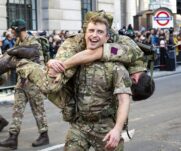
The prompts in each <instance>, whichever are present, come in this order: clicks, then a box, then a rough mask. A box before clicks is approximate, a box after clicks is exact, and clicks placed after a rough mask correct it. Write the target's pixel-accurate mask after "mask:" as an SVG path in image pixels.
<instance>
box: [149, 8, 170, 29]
mask: <svg viewBox="0 0 181 151" xmlns="http://www.w3.org/2000/svg"><path fill="white" fill-rule="evenodd" d="M152 22H153V28H170V27H173V15H172V13H171V12H170V11H168V10H166V9H161V8H160V9H158V10H156V11H155V13H154V16H153V20H152Z"/></svg>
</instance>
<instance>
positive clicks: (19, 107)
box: [9, 35, 48, 135]
mask: <svg viewBox="0 0 181 151" xmlns="http://www.w3.org/2000/svg"><path fill="white" fill-rule="evenodd" d="M29 44H39V43H38V42H37V40H36V39H35V37H33V36H29V35H27V37H26V38H25V40H24V41H23V42H20V41H19V40H17V42H16V44H15V47H16V46H18V45H29ZM14 99H15V103H14V107H13V117H12V118H13V119H12V123H11V126H10V128H9V132H10V133H11V134H15V135H16V134H18V133H19V132H20V126H21V123H22V118H23V113H24V110H25V107H26V104H27V102H29V103H30V106H31V110H32V113H33V115H34V117H35V119H36V123H37V126H38V130H39V132H40V133H42V132H45V131H47V130H48V126H47V120H46V114H45V109H44V102H43V101H44V99H45V96H44V95H43V94H42V93H40V91H39V89H38V87H37V86H35V85H34V84H33V83H31V82H28V83H27V81H24V80H23V79H22V78H20V77H18V81H17V84H16V87H15V94H14Z"/></svg>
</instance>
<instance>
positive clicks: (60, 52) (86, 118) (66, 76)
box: [18, 39, 143, 150]
mask: <svg viewBox="0 0 181 151" xmlns="http://www.w3.org/2000/svg"><path fill="white" fill-rule="evenodd" d="M92 41H94V42H95V43H96V39H94V40H92ZM64 46H66V43H65V45H63V46H62V49H63V48H64ZM70 46H71V45H70ZM72 47H73V48H74V49H75V47H74V46H72ZM67 51H68V52H67V53H65V54H63V52H62V51H59V54H60V56H61V57H62V58H63V59H64V58H65V57H66V56H67V55H68V54H69V53H71V52H69V49H67ZM72 53H73V52H72ZM71 55H72V54H71ZM61 57H60V58H61ZM22 63H23V62H21V63H20V64H19V68H21V66H22ZM24 63H25V64H26V62H24ZM87 66H89V65H87ZM98 66H99V65H98ZM30 67H31V65H30V66H29V65H28V66H27V64H26V66H24V67H23V68H21V69H18V72H19V73H20V75H21V76H23V77H26V78H27V77H28V78H29V79H30V81H33V82H35V83H36V82H38V81H40V80H38V78H39V73H40V72H38V74H36V73H37V72H36V73H35V71H37V69H38V68H36V67H35V70H34V71H30V73H28V72H26V71H28V69H30ZM110 67H112V66H110ZM85 68H86V67H85ZM81 69H82V68H81ZM83 69H84V67H83ZM88 69H89V68H88ZM91 69H92V70H93V69H94V68H93V67H92V68H91ZM99 69H104V68H99ZM105 69H107V72H109V71H108V67H107V68H105ZM25 70H26V71H25ZM120 70H121V72H120V78H121V77H122V76H123V77H124V76H125V79H126V81H127V82H128V83H127V84H128V86H129V81H130V80H129V78H128V79H127V78H126V77H127V76H126V75H127V74H125V75H124V73H122V72H124V70H125V69H124V67H120ZM112 71H113V70H111V73H112ZM142 71H143V70H142ZM68 72H69V71H67V73H64V75H63V76H64V77H65V78H67V79H68V78H70V77H69V76H68ZM86 73H87V74H89V70H87V72H83V73H82V74H80V76H79V75H78V77H80V78H82V77H84V78H85V77H87V76H84V74H86ZM111 73H110V75H111ZM35 74H36V76H35ZM90 74H91V73H90ZM97 74H98V77H100V79H99V80H101V77H103V76H104V75H105V74H102V76H101V75H99V74H101V71H100V73H99V72H98V73H97ZM40 75H41V73H40ZM106 75H109V74H106ZM63 76H62V77H63ZM91 76H93V74H92V75H90V77H89V76H88V77H87V79H83V80H80V81H83V82H84V81H86V80H90V79H94V78H91ZM35 77H37V80H36V78H35ZM40 77H41V78H43V76H42V75H41V76H40ZM44 77H45V79H46V78H47V77H46V76H44ZM94 77H95V79H96V77H97V76H94ZM39 79H40V78H39ZM103 79H104V77H103ZM108 79H109V78H108ZM46 80H47V79H46ZM76 81H79V78H78V79H76ZM80 81H79V82H80ZM118 81H119V80H118ZM120 81H121V82H123V81H124V80H121V79H120ZM47 82H48V81H47ZM60 82H62V83H61V84H64V83H66V82H65V81H63V80H62V78H60ZM74 82H75V81H74ZM80 83H81V82H80ZM90 83H92V82H90ZM93 83H94V84H95V85H96V83H99V81H95V82H93ZM42 84H43V85H42V87H45V86H46V82H45V83H44V82H43V83H42ZM54 85H56V84H54ZM48 86H50V85H49V84H48ZM104 86H105V87H106V85H104ZM84 87H85V85H83V86H82V87H81V86H79V87H78V88H77V87H76V88H75V89H76V90H79V89H80V91H81V90H82V88H84ZM90 87H91V86H90ZM95 87H96V86H95ZM123 87H124V84H123ZM48 89H49V88H47V89H46V88H45V89H44V90H45V91H46V90H47V91H46V92H48ZM53 90H54V89H52V92H53ZM127 90H129V88H128V89H127ZM83 92H87V94H88V92H89V91H81V94H82V93H83ZM49 93H51V91H49ZM128 93H129V92H128ZM96 94H97V93H96ZM88 98H89V97H88ZM106 98H107V97H106ZM78 101H79V100H78ZM95 102H96V101H95ZM128 102H129V101H128ZM81 103H82V104H83V102H81ZM128 104H129V103H128ZM79 105H80V104H78V107H79ZM90 105H91V104H90ZM123 108H124V107H123ZM90 109H91V108H90ZM111 110H113V111H115V109H111ZM105 111H106V109H105ZM101 113H102V112H101ZM103 113H104V112H103ZM105 113H106V112H105ZM80 114H81V113H80ZM80 114H79V113H78V115H80ZM85 114H86V113H85ZM85 114H84V115H83V116H79V117H80V118H81V119H79V120H82V119H84V120H88V119H90V120H91V119H92V120H95V121H96V120H97V119H98V118H99V117H96V116H95V117H92V118H91V117H88V116H87V117H86V115H85ZM106 116H107V115H105V117H106ZM103 117H104V116H103ZM76 121H77V120H76ZM85 122H88V121H85ZM89 122H91V121H89ZM123 123H124V122H123ZM81 124H82V123H81ZM73 125H74V124H73ZM75 126H76V125H75ZM81 126H82V125H81ZM99 126H100V125H99ZM93 127H94V125H93ZM97 127H98V126H97ZM73 128H74V127H73ZM79 128H80V127H79ZM86 128H87V127H86V126H85V129H86ZM89 130H90V129H89ZM97 131H99V130H97ZM70 133H71V130H70ZM118 134H119V133H118ZM71 135H72V134H71ZM91 135H92V134H90V136H91ZM93 135H94V134H93ZM101 137H102V136H101ZM93 138H95V137H94V136H93ZM69 139H70V140H69ZM105 139H106V138H105ZM67 140H68V143H66V148H67V150H69V149H70V150H76V149H77V148H76V147H77V146H73V148H72V147H71V146H72V145H74V144H69V141H70V142H73V143H74V141H73V140H72V138H71V136H70V137H69V136H68V138H67ZM75 140H77V138H75ZM82 140H83V141H84V140H85V139H84V138H83V139H82ZM82 140H80V141H82ZM84 142H85V141H84ZM84 142H83V143H84ZM80 144H81V143H80ZM76 145H77V144H76ZM84 145H85V146H84ZM86 145H87V146H86ZM92 145H94V144H92ZM102 145H103V144H102ZM89 146H90V143H89V144H83V146H81V147H89ZM69 147H70V148H69ZM79 147H80V146H78V149H77V150H81V148H79ZM108 148H109V144H108ZM84 149H85V148H84ZM85 150H86V149H85ZM101 150H103V148H101Z"/></svg>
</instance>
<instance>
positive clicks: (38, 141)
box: [32, 132, 49, 147]
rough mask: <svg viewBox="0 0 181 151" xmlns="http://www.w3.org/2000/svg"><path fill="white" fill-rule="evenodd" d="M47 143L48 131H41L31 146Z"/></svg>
mask: <svg viewBox="0 0 181 151" xmlns="http://www.w3.org/2000/svg"><path fill="white" fill-rule="evenodd" d="M47 144H49V137H48V132H43V133H41V134H40V136H39V137H38V139H36V140H35V141H34V142H33V143H32V146H33V147H38V146H42V145H47Z"/></svg>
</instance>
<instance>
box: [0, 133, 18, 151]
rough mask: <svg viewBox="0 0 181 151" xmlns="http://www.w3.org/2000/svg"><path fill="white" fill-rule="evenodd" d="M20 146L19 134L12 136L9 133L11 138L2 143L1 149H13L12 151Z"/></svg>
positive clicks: (0, 144) (0, 143)
mask: <svg viewBox="0 0 181 151" xmlns="http://www.w3.org/2000/svg"><path fill="white" fill-rule="evenodd" d="M17 146H18V134H11V133H9V137H8V138H7V139H6V140H4V141H3V142H0V147H7V148H11V149H12V150H14V149H17Z"/></svg>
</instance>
